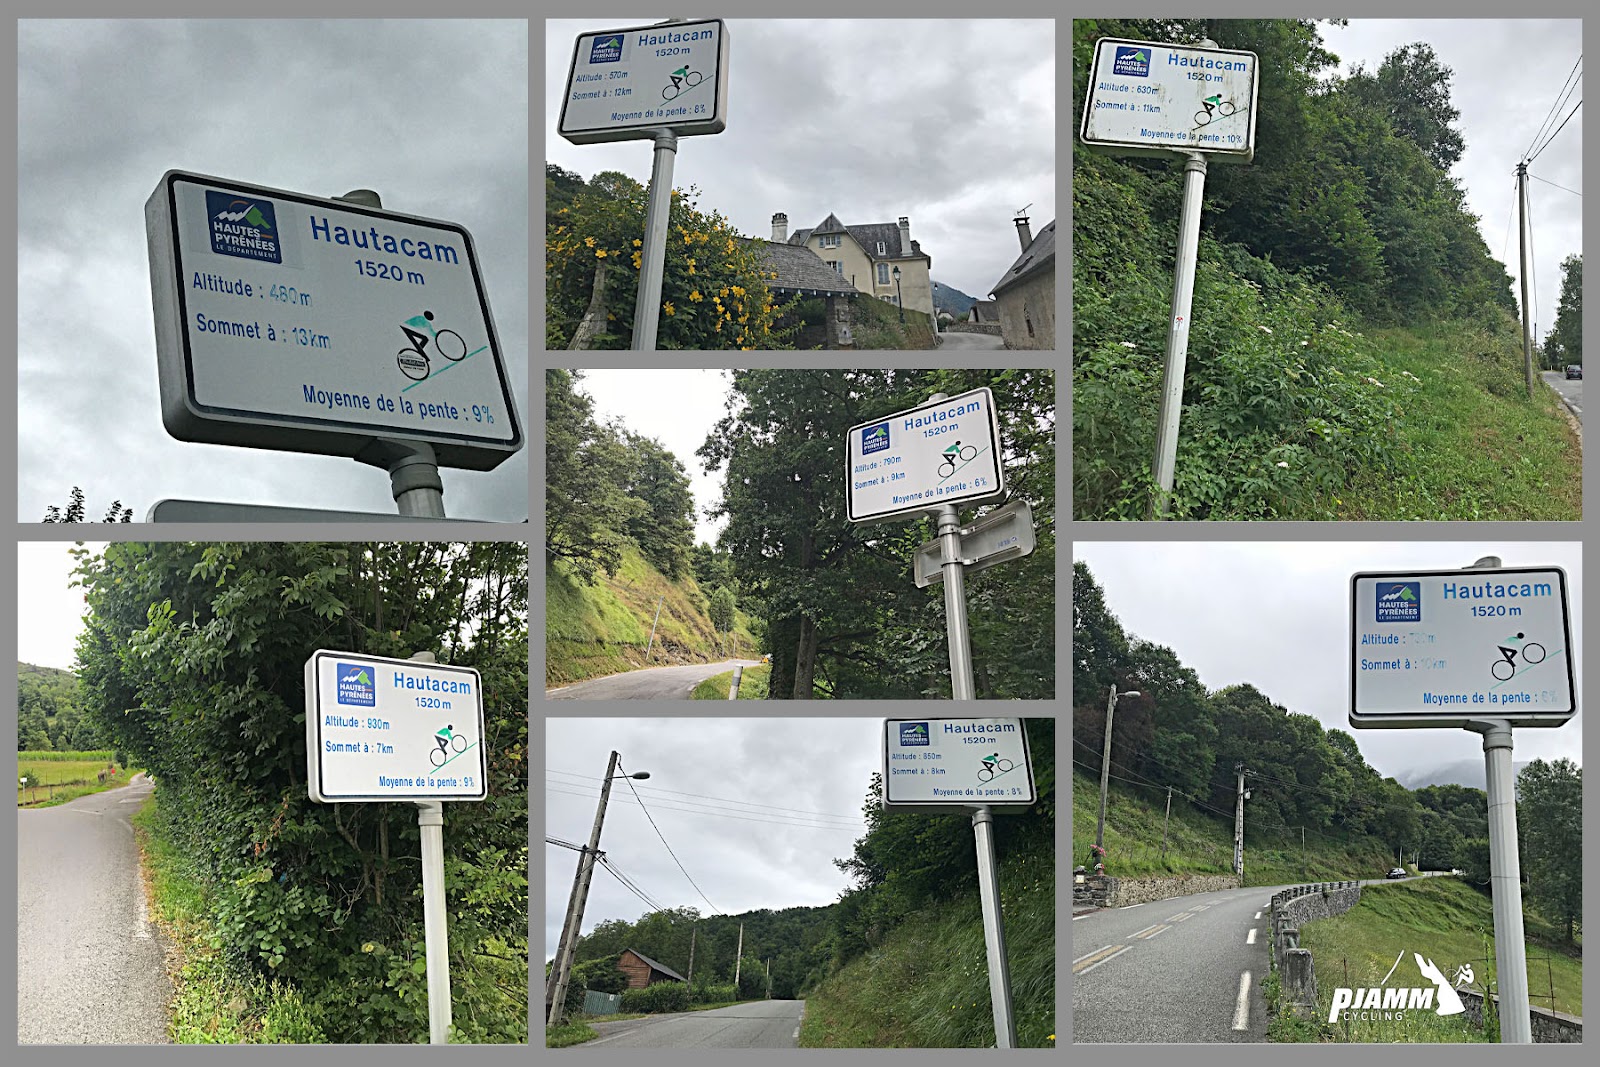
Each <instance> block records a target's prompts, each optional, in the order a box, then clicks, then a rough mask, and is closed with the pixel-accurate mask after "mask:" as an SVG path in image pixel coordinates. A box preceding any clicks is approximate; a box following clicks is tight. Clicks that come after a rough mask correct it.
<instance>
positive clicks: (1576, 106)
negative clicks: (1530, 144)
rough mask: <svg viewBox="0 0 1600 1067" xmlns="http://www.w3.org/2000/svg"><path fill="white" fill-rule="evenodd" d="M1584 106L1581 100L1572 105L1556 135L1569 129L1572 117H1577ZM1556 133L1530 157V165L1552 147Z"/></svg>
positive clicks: (1547, 138) (1557, 128)
mask: <svg viewBox="0 0 1600 1067" xmlns="http://www.w3.org/2000/svg"><path fill="white" fill-rule="evenodd" d="M1582 106H1583V101H1582V100H1579V101H1578V102H1577V103H1576V104H1573V105H1572V110H1571V111H1569V112H1567V117H1566V118H1564V119H1562V120H1561V125H1559V126H1557V127H1556V133H1560V132H1561V131H1562V130H1564V129H1566V128H1567V123H1568V122H1570V121H1572V116H1574V115H1576V114H1577V113H1578V109H1579V108H1580V107H1582ZM1556 133H1552V134H1551V135H1550V136H1549V137H1546V138H1545V139H1544V144H1542V145H1540V146H1539V151H1538V152H1535V153H1534V154H1533V155H1531V156H1529V157H1528V162H1529V163H1532V162H1533V161H1534V160H1536V159H1538V158H1539V152H1543V151H1544V150H1545V149H1546V148H1549V147H1550V142H1551V141H1554V140H1555V139H1556Z"/></svg>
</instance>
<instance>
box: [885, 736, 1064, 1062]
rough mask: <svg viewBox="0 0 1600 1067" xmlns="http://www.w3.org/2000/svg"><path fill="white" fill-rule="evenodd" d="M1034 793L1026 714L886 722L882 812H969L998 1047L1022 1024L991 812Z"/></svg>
mask: <svg viewBox="0 0 1600 1067" xmlns="http://www.w3.org/2000/svg"><path fill="white" fill-rule="evenodd" d="M1037 799H1038V797H1037V794H1036V791H1035V786H1034V781H1033V760H1032V753H1031V750H1030V749H1029V748H1028V732H1027V730H1026V728H1025V727H1024V725H1023V722H1022V720H1021V719H999V718H994V719H885V720H884V724H883V804H882V806H883V810H884V811H888V812H908V811H915V812H921V813H922V814H924V815H938V814H951V813H960V814H963V815H965V814H967V813H968V812H970V813H971V815H972V833H973V839H974V842H975V844H976V846H977V854H978V856H977V859H978V899H979V904H980V906H981V908H982V911H983V942H984V947H985V950H986V952H987V956H988V965H989V1002H990V1006H991V1009H992V1011H993V1013H994V1035H995V1047H996V1048H1015V1047H1016V1045H1017V1026H1016V1018H1015V1015H1014V1013H1013V1011H1012V1005H1011V968H1010V963H1009V960H1008V957H1007V955H1006V937H1005V924H1004V921H1003V917H1002V915H1001V911H1000V878H999V872H998V868H997V867H996V864H995V855H994V815H995V814H996V813H1000V814H1005V813H1011V812H1020V811H1025V810H1026V809H1027V808H1028V807H1030V806H1031V805H1032V804H1033V803H1034V802H1035V801H1036V800H1037Z"/></svg>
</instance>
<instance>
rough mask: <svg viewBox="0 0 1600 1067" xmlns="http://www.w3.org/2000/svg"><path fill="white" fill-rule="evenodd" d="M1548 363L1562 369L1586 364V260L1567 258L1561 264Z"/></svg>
mask: <svg viewBox="0 0 1600 1067" xmlns="http://www.w3.org/2000/svg"><path fill="white" fill-rule="evenodd" d="M1544 351H1545V361H1546V362H1547V363H1548V364H1549V365H1550V366H1552V367H1556V368H1558V369H1559V368H1561V367H1564V366H1566V365H1567V364H1569V363H1576V364H1579V365H1580V366H1581V365H1582V363H1583V257H1582V256H1568V257H1567V258H1566V259H1563V260H1562V261H1561V299H1560V302H1559V303H1558V304H1557V305H1556V324H1555V326H1554V327H1552V328H1551V330H1550V333H1549V334H1548V335H1547V336H1546V337H1545V341H1544Z"/></svg>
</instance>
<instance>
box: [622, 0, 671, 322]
mask: <svg viewBox="0 0 1600 1067" xmlns="http://www.w3.org/2000/svg"><path fill="white" fill-rule="evenodd" d="M669 21H670V20H669ZM677 156H678V135H677V134H675V133H673V132H672V131H671V130H657V131H656V155H655V162H654V163H653V164H652V165H651V167H650V201H649V207H648V208H647V209H646V211H645V217H644V247H643V248H642V249H641V251H642V253H643V255H641V256H640V260H641V263H642V265H641V267H640V269H639V296H638V299H637V300H636V301H635V303H634V306H633V350H634V351H643V352H653V351H655V347H656V327H657V326H658V325H659V324H660V321H661V276H662V271H663V270H664V268H665V265H666V259H667V222H668V220H669V218H670V216H671V214H672V167H673V163H674V162H675V161H676V159H677Z"/></svg>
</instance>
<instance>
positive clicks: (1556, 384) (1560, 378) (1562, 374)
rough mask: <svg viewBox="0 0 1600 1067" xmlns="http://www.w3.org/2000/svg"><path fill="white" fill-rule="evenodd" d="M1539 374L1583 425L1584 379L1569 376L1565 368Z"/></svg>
mask: <svg viewBox="0 0 1600 1067" xmlns="http://www.w3.org/2000/svg"><path fill="white" fill-rule="evenodd" d="M1539 376H1540V377H1541V378H1543V379H1544V381H1545V384H1546V385H1548V386H1549V387H1550V388H1552V389H1554V390H1555V391H1556V394H1557V395H1558V396H1560V397H1561V402H1562V403H1563V404H1565V405H1566V406H1567V410H1568V411H1570V412H1572V415H1573V418H1575V419H1577V420H1578V424H1579V425H1580V426H1581V425H1583V379H1582V378H1568V377H1567V374H1566V371H1565V370H1546V371H1540V372H1539Z"/></svg>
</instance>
